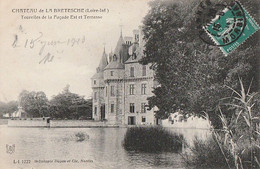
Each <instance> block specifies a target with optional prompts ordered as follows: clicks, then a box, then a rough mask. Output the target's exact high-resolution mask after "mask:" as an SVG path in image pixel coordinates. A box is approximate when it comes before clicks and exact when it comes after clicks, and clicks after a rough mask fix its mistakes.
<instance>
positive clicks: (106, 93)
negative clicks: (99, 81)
mask: <svg viewBox="0 0 260 169" xmlns="http://www.w3.org/2000/svg"><path fill="white" fill-rule="evenodd" d="M105 96H106V97H107V86H106V91H105Z"/></svg>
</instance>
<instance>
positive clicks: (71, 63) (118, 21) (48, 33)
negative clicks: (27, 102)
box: [0, 0, 149, 102]
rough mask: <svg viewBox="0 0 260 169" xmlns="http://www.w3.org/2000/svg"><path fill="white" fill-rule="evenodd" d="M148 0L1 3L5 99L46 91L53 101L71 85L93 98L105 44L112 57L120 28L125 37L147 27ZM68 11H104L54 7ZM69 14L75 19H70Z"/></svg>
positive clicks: (0, 94)
mask: <svg viewBox="0 0 260 169" xmlns="http://www.w3.org/2000/svg"><path fill="white" fill-rule="evenodd" d="M147 2H148V0H109V1H107V0H44V1H41V0H5V1H0V101H3V102H8V101H11V100H17V99H18V95H19V93H20V92H21V91H22V90H28V91H43V92H45V94H46V95H47V97H48V98H49V99H50V98H51V97H52V96H54V95H57V94H58V93H60V92H61V91H62V90H63V88H64V87H65V86H66V85H67V84H69V85H70V91H71V92H74V93H77V94H79V95H82V96H85V97H86V98H89V97H90V96H91V94H92V89H91V77H92V76H93V75H94V73H95V72H96V67H97V66H98V64H99V60H100V58H101V56H102V53H103V50H104V46H105V49H106V52H107V53H109V52H111V50H114V48H115V45H116V43H117V40H118V38H119V36H120V30H121V27H120V25H122V33H123V36H132V31H133V29H136V28H138V26H139V25H141V24H142V20H143V17H144V16H145V15H146V14H147V12H148V10H149V6H148V4H147ZM67 8H69V9H72V8H73V9H74V8H77V9H84V11H86V10H87V9H88V11H93V9H95V10H98V12H87V13H85V12H84V13H61V12H54V9H67ZM20 9H37V12H36V13H21V10H20ZM41 10H42V11H41ZM51 10H52V11H51ZM100 10H102V11H104V12H100ZM40 11H41V12H40ZM22 15H23V16H22ZM54 15H56V16H54ZM70 15H73V17H72V16H70ZM75 15H76V16H77V17H78V18H77V19H75ZM80 15H88V16H102V19H80V18H79V16H80ZM44 16H46V19H45V18H42V17H44ZM49 16H51V17H52V18H48V17H49ZM66 16H68V17H69V19H64V18H66ZM83 17H84V16H82V18H83ZM37 18H40V19H37ZM73 18H74V19H73ZM44 62H45V63H44Z"/></svg>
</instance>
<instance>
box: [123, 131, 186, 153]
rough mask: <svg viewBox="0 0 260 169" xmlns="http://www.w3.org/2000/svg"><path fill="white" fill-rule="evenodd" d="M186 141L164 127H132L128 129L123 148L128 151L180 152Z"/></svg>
mask: <svg viewBox="0 0 260 169" xmlns="http://www.w3.org/2000/svg"><path fill="white" fill-rule="evenodd" d="M183 141H184V139H183V136H182V135H177V134H174V133H171V132H170V131H167V130H166V129H164V128H162V127H131V128H128V129H127V132H126V134H125V138H124V141H123V147H124V148H125V149H126V150H127V151H141V152H180V151H181V149H182V143H183Z"/></svg>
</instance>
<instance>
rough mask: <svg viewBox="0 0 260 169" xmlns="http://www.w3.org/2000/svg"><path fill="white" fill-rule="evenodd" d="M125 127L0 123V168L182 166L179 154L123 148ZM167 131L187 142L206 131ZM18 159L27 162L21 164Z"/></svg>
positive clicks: (75, 168)
mask: <svg viewBox="0 0 260 169" xmlns="http://www.w3.org/2000/svg"><path fill="white" fill-rule="evenodd" d="M126 130H127V129H126V128H9V127H7V126H6V125H0V151H1V152H0V168H3V169H5V168H12V169H13V168H21V169H27V168H28V169H32V168H33V169H41V168H44V169H50V168H55V169H56V168H58V169H67V168H68V169H81V168H86V169H92V168H95V169H96V168H97V169H99V168H108V169H110V168H111V169H112V168H119V169H120V168H122V169H124V168H126V169H131V168H133V169H134V168H137V169H138V168H140V169H146V168H147V169H148V168H149V169H156V168H166V169H167V168H171V169H172V168H184V165H183V162H182V159H181V156H180V155H178V154H175V153H161V154H151V153H134V152H127V151H125V150H124V148H123V147H122V141H123V138H124V134H125V132H126ZM171 130H172V131H173V132H177V133H182V134H183V135H184V137H185V138H186V139H187V140H188V141H190V140H192V138H193V137H194V136H195V135H196V136H198V137H199V138H205V137H207V135H208V134H209V132H208V131H207V130H194V129H192V130H191V129H178V130H177V129H171ZM79 132H82V133H84V134H85V135H87V136H89V138H88V139H86V140H84V141H82V142H79V141H77V139H76V136H75V134H76V133H79ZM6 144H8V145H13V144H14V145H15V152H14V153H12V154H10V153H7V152H6ZM18 160H19V164H18ZM22 160H30V161H22ZM39 160H41V161H40V162H39ZM37 161H38V162H37ZM22 162H30V163H29V164H26V163H25V164H22ZM1 166H2V167H1ZM3 166H4V167H3Z"/></svg>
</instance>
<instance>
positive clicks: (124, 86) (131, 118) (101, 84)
mask: <svg viewBox="0 0 260 169" xmlns="http://www.w3.org/2000/svg"><path fill="white" fill-rule="evenodd" d="M140 30H141V29H140V28H139V30H134V31H133V36H134V37H133V38H132V37H125V38H123V36H122V33H121V35H120V37H119V40H118V43H117V46H116V48H115V50H114V52H113V53H112V52H111V53H110V54H109V55H107V54H106V52H105V49H104V52H103V55H102V58H101V60H100V64H99V66H98V68H97V72H96V74H95V75H94V76H93V77H92V89H93V118H94V120H96V121H100V120H101V121H102V120H106V121H107V123H110V124H116V125H154V124H156V123H157V122H156V121H157V120H156V119H155V117H154V110H153V109H152V110H147V107H148V106H147V105H148V101H147V98H148V97H151V96H152V95H153V94H152V90H153V87H155V84H156V82H155V81H154V72H153V70H151V69H150V68H149V67H150V65H142V64H140V63H139V60H140V59H142V58H143V57H144V54H143V44H144V43H143V41H142V38H141V37H142V32H141V31H140Z"/></svg>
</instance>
